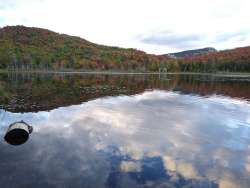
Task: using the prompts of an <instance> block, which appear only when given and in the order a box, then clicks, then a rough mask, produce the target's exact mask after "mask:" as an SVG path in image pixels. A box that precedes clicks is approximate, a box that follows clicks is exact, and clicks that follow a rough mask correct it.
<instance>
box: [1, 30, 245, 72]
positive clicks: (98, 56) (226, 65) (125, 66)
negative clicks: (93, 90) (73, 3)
mask: <svg viewBox="0 0 250 188" xmlns="http://www.w3.org/2000/svg"><path fill="white" fill-rule="evenodd" d="M0 69H4V70H8V71H37V70H38V71H41V70H42V71H114V72H115V71H118V72H158V73H159V72H206V73H207V72H213V73H215V72H249V73H250V46H247V47H241V48H235V49H231V50H223V51H216V50H215V49H214V48H204V49H197V50H188V51H184V52H178V53H172V54H167V55H154V54H147V53H146V52H143V51H140V50H136V49H132V48H120V47H112V46H104V45H99V44H95V43H92V42H89V41H87V40H85V39H82V38H80V37H75V36H69V35H66V34H59V33H56V32H53V31H49V30H47V29H41V28H35V27H25V26H7V27H4V28H0Z"/></svg>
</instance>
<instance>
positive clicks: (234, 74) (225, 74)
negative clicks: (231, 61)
mask: <svg viewBox="0 0 250 188" xmlns="http://www.w3.org/2000/svg"><path fill="white" fill-rule="evenodd" d="M0 73H27V74H28V73H31V74H33V73H39V74H107V75H178V74H179V75H204V76H205V75H207V76H222V77H244V78H247V77H249V78H250V73H242V72H217V73H204V72H200V73H199V72H124V71H74V70H70V71H65V70H32V71H24V70H18V71H10V70H1V69H0Z"/></svg>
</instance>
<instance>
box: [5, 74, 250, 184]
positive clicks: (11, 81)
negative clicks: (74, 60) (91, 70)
mask: <svg viewBox="0 0 250 188" xmlns="http://www.w3.org/2000/svg"><path fill="white" fill-rule="evenodd" d="M0 107H1V111H0V120H1V121H0V123H1V125H0V136H1V138H2V139H1V142H0V148H1V149H0V186H1V187H3V188H17V187H25V188H28V187H36V188H40V187H41V188H44V187H59V188H62V187H67V188H68V187H91V188H92V187H93V188H99V187H100V188H101V187H110V188H112V187H117V188H118V187H119V188H123V187H124V188H125V187H128V188H130V187H131V188H132V187H140V188H141V187H159V188H165V187H166V188H175V187H176V188H182V187H183V188H184V187H185V188H187V187H190V188H191V187H192V188H249V187H250V78H249V77H237V76H234V77H224V76H215V75H178V74H169V75H102V74H99V75H95V74H17V73H8V74H1V75H0ZM21 120H23V121H25V122H26V123H28V124H29V125H31V126H32V127H33V132H32V133H31V134H30V136H29V139H28V140H27V141H26V142H25V143H24V144H21V145H17V146H13V145H11V144H9V143H7V142H6V141H5V140H4V136H5V133H6V131H7V129H8V126H9V125H10V124H11V123H13V122H17V121H21Z"/></svg>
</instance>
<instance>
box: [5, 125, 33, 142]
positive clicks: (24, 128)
mask: <svg viewBox="0 0 250 188" xmlns="http://www.w3.org/2000/svg"><path fill="white" fill-rule="evenodd" d="M32 131H33V128H32V127H31V126H30V125H28V124H27V123H25V122H23V121H21V122H15V123H13V124H11V125H10V126H9V128H8V130H7V133H6V135H5V137H4V139H5V141H6V142H7V143H9V144H11V145H21V144H24V143H25V142H26V141H27V140H28V139H29V134H30V133H32Z"/></svg>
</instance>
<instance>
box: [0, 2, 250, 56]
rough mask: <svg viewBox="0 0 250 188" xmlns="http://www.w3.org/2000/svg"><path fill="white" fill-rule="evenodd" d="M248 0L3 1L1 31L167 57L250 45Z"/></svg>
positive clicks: (0, 21)
mask: <svg viewBox="0 0 250 188" xmlns="http://www.w3.org/2000/svg"><path fill="white" fill-rule="evenodd" d="M249 7H250V1H249V0H209V1H208V0H189V1H187V0H175V1H172V0H126V1H125V0H105V1H103V0H70V1H66V0H8V1H7V0H0V27H4V26H6V25H25V26H33V27H41V28H47V29H50V30H53V31H56V32H59V33H66V34H69V35H75V36H80V37H82V38H85V39H87V40H89V41H91V42H95V43H99V44H105V45H111V46H120V47H129V48H130V47H131V48H137V49H140V50H143V51H146V52H148V53H155V54H164V53H169V52H176V51H181V50H187V49H195V48H202V47H215V48H217V49H219V50H222V49H230V48H235V47H241V46H248V45H250V25H249V20H250V11H249Z"/></svg>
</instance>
